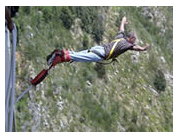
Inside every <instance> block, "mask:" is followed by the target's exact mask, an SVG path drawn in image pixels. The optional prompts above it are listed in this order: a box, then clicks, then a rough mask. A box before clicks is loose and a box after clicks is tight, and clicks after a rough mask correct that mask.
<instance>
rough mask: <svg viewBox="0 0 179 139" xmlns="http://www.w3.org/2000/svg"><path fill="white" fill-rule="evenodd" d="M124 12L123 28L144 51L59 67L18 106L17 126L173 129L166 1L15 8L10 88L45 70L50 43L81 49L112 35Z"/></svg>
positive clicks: (54, 46) (33, 128) (169, 15)
mask: <svg viewBox="0 0 179 139" xmlns="http://www.w3.org/2000/svg"><path fill="white" fill-rule="evenodd" d="M147 8H148V9H149V10H146V9H147ZM147 11H150V12H149V13H152V16H151V18H149V17H148V15H147V14H145V13H147ZM124 15H125V16H126V17H127V19H128V20H129V24H127V25H126V28H125V30H126V33H128V32H130V31H134V32H135V33H136V34H137V43H138V44H139V45H141V46H143V45H145V43H149V44H150V48H149V50H148V51H147V52H131V51H128V52H126V53H124V54H122V55H120V56H119V57H118V61H119V63H115V62H114V63H113V64H110V65H107V66H104V65H100V64H97V63H78V62H76V63H75V62H73V63H72V64H70V63H63V64H59V65H57V66H56V68H55V69H53V70H52V71H51V72H50V74H49V76H48V77H47V78H46V79H45V80H44V81H43V83H42V84H40V85H39V86H37V88H35V89H33V90H31V93H30V96H29V97H28V95H25V96H24V97H23V98H22V100H21V101H19V102H18V103H17V104H16V107H15V108H16V122H17V131H19V132H20V131H60V132H66V131H72V132H74V131H80V132H86V131H94V132H95V131H99V132H103V131H107V132H112V131H114V132H123V131H125V132H157V131H159V132H160V131H161V132H172V131H173V92H172V91H173V84H172V79H171V78H169V77H170V76H172V74H173V46H172V45H173V23H172V21H173V19H172V18H173V8H172V7H95V6H92V7H80V6H76V7H73V6H69V7H48V6H47V7H38V6H37V7H20V9H19V14H18V15H17V16H16V17H15V18H14V21H15V23H16V25H17V26H18V30H19V43H18V51H17V52H18V53H19V54H20V59H21V61H19V59H18V60H17V68H16V70H18V71H17V73H18V76H19V77H20V78H17V79H16V81H17V84H16V88H17V89H16V92H17V94H20V92H22V91H23V90H24V89H25V88H26V87H27V86H28V84H27V79H28V78H29V77H32V78H33V77H35V76H36V75H37V74H38V73H39V72H40V71H41V70H42V69H43V68H47V65H46V56H47V55H48V54H49V53H51V52H52V51H53V50H54V49H70V50H74V51H79V50H83V49H88V48H90V47H92V46H94V45H100V44H103V43H108V42H110V41H111V40H113V39H114V37H115V36H116V34H117V31H118V28H119V25H120V22H121V19H122V17H123V16H124ZM162 30H165V31H163V32H162ZM20 71H21V72H20ZM29 98H30V99H29Z"/></svg>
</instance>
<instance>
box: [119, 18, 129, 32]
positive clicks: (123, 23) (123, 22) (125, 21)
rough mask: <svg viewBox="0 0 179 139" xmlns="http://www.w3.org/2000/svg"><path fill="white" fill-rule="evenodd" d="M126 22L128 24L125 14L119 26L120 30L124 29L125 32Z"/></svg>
mask: <svg viewBox="0 0 179 139" xmlns="http://www.w3.org/2000/svg"><path fill="white" fill-rule="evenodd" d="M125 24H127V19H126V17H125V16H124V17H123V18H122V21H121V25H120V27H119V30H120V31H123V32H124V26H125Z"/></svg>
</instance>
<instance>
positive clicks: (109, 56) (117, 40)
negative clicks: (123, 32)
mask: <svg viewBox="0 0 179 139" xmlns="http://www.w3.org/2000/svg"><path fill="white" fill-rule="evenodd" d="M121 40H123V38H121V39H116V40H113V41H112V42H115V43H114V45H113V47H112V49H111V51H110V53H109V55H108V57H107V58H106V60H109V59H110V58H111V55H112V54H113V52H114V49H115V48H116V45H117V43H118V42H120V41H121Z"/></svg>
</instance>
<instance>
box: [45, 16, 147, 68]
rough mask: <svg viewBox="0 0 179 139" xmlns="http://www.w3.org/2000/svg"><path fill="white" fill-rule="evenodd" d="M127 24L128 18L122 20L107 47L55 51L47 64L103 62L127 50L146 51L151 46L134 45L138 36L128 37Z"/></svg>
mask: <svg viewBox="0 0 179 139" xmlns="http://www.w3.org/2000/svg"><path fill="white" fill-rule="evenodd" d="M125 24H127V21H126V17H123V18H122V22H121V25H120V28H119V32H118V33H117V36H116V37H115V39H114V40H113V41H112V42H110V43H109V44H107V45H103V46H94V47H92V48H91V49H88V50H83V51H80V52H74V51H69V50H57V49H56V50H54V51H53V52H52V53H51V54H50V55H48V56H47V64H48V65H51V64H52V65H53V66H55V65H56V64H58V63H62V62H70V61H76V62H100V61H103V60H109V59H115V58H116V57H117V56H119V55H121V54H122V53H124V52H126V51H127V50H134V51H145V50H147V49H148V48H149V44H146V46H144V47H141V46H139V45H136V44H134V43H135V40H136V36H135V34H134V33H132V32H131V33H129V34H128V35H127V36H126V35H125V33H124V26H125Z"/></svg>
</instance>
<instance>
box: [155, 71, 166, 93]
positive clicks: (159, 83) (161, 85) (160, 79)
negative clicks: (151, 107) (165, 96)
mask: <svg viewBox="0 0 179 139" xmlns="http://www.w3.org/2000/svg"><path fill="white" fill-rule="evenodd" d="M154 86H155V88H156V89H157V90H158V91H165V87H166V80H165V76H164V74H163V72H162V71H161V70H158V71H157V73H156V75H155V80H154Z"/></svg>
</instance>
